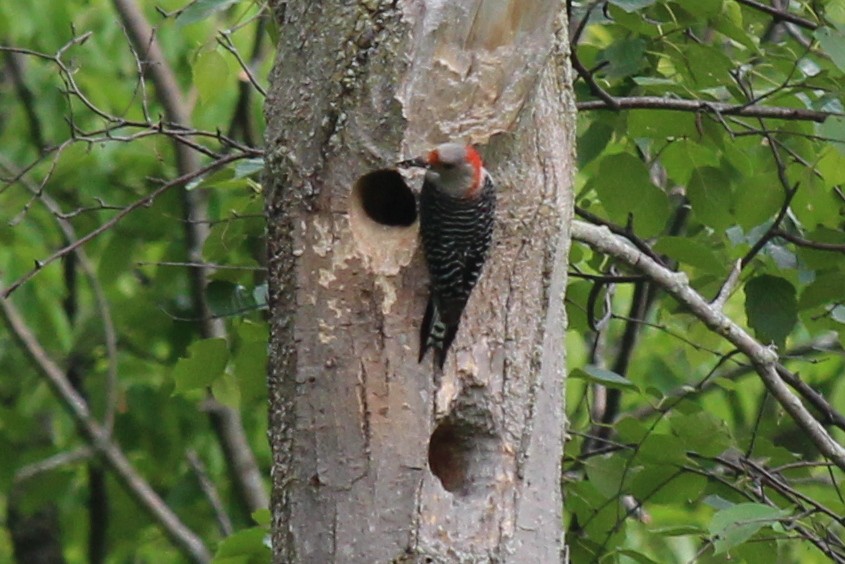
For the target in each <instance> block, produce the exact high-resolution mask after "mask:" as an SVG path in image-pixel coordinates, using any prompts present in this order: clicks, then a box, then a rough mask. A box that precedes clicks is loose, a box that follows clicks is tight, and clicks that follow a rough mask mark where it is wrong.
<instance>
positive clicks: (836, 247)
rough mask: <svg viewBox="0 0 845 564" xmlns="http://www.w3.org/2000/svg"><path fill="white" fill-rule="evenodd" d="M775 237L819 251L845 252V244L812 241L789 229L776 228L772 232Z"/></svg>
mask: <svg viewBox="0 0 845 564" xmlns="http://www.w3.org/2000/svg"><path fill="white" fill-rule="evenodd" d="M772 235H773V236H774V237H780V238H781V239H786V240H787V241H789V242H790V243H792V244H793V245H798V246H799V247H805V248H807V249H815V250H817V251H831V252H835V253H845V244H841V243H839V244H837V243H823V242H821V241H811V240H809V239H804V238H803V237H799V236H797V235H793V234H792V233H790V232H788V231H784V230H783V229H775V230H774V231H773V232H772Z"/></svg>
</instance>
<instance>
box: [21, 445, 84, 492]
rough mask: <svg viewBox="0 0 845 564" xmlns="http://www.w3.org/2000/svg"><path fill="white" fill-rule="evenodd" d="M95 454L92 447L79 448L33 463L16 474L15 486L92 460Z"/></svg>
mask: <svg viewBox="0 0 845 564" xmlns="http://www.w3.org/2000/svg"><path fill="white" fill-rule="evenodd" d="M93 454H94V449H93V448H91V447H90V446H84V447H81V448H77V449H74V450H71V451H68V452H60V453H58V454H54V455H53V456H51V457H49V458H45V459H44V460H41V461H39V462H33V463H32V464H27V465H26V466H24V467H23V468H21V469H20V470H18V471H17V472H15V478H14V482H15V484H21V483H23V482H25V481H27V480H31V479H32V478H34V477H36V476H38V475H40V474H44V473H46V472H51V471H53V470H56V469H57V468H61V467H62V466H68V465H70V464H75V463H76V462H79V461H81V460H87V459H89V458H91V456H92V455H93Z"/></svg>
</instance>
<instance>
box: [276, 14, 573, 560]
mask: <svg viewBox="0 0 845 564" xmlns="http://www.w3.org/2000/svg"><path fill="white" fill-rule="evenodd" d="M338 4H341V3H321V2H307V1H302V2H278V3H276V5H275V17H276V18H277V22H278V24H279V28H280V40H279V45H278V46H277V48H278V58H277V61H276V65H275V68H274V70H273V73H272V76H271V90H270V92H269V95H268V99H267V106H266V114H267V121H268V129H267V134H266V141H267V153H268V158H267V161H268V172H267V175H266V182H265V187H266V190H267V216H268V226H269V227H268V229H269V232H268V247H269V255H270V256H269V268H270V305H271V344H270V362H269V385H270V401H271V408H270V441H271V445H272V449H273V501H272V509H273V546H274V555H275V559H276V561H278V562H399V561H403V562H404V561H407V562H426V561H428V562H455V561H466V562H483V561H497V562H498V561H514V562H554V561H557V560H559V559H560V558H561V553H562V542H563V539H562V520H561V519H562V517H561V513H562V500H561V492H560V485H559V470H560V458H561V455H562V449H563V381H564V351H563V335H564V328H565V319H564V310H563V292H564V285H565V276H566V268H565V266H566V256H567V253H568V249H569V227H568V226H569V220H570V218H571V209H572V204H571V192H570V187H571V170H572V163H573V158H572V154H573V147H574V144H573V132H574V126H575V124H574V109H573V108H574V104H573V100H572V99H571V96H570V93H571V84H570V81H569V80H570V77H569V69H568V66H567V64H566V62H565V61H566V54H565V50H566V44H567V42H566V38H565V33H566V32H565V26H564V25H563V22H562V20H561V19H560V18H561V16H560V11H561V10H562V9H563V6H562V5H560V4H556V3H528V2H519V1H518V0H496V1H492V0H476V1H467V2H460V3H456V2H444V1H435V0H428V1H425V2H423V1H416V2H386V1H378V0H369V1H362V2H360V3H358V4H356V5H351V4H350V5H343V6H341V5H338ZM446 139H453V140H465V141H471V142H476V143H480V144H481V145H482V146H481V152H482V154H483V156H484V158H485V162H486V163H487V167H488V169H489V170H490V172H491V173H492V174H493V176H494V178H495V179H496V181H497V184H498V187H499V193H498V199H499V211H498V214H497V224H496V230H495V234H494V246H493V250H492V253H491V257H490V260H489V261H488V264H487V265H486V266H485V270H484V273H483V274H482V276H481V280H480V282H479V285H478V286H477V287H476V289H475V291H474V292H473V296H472V298H471V299H470V302H469V305H468V307H467V309H466V311H465V312H464V317H463V321H462V324H461V329H460V331H459V333H458V337H457V340H456V341H455V344H454V346H453V348H452V351H451V352H450V354H449V357H448V358H447V360H446V365H445V367H444V370H443V373H442V375H439V376H438V377H437V378H435V375H434V369H433V366H432V364H431V359H430V358H427V359H426V360H425V361H424V362H423V363H419V364H418V363H417V353H418V339H419V324H420V321H421V319H422V314H423V310H424V307H425V299H426V292H427V288H426V283H427V275H426V270H425V264H424V259H423V258H422V254H421V252H420V251H419V250H418V244H417V223H416V215H415V210H414V207H413V205H412V204H413V199H412V195H411V193H410V192H408V188H407V186H406V182H407V184H408V185H409V186H411V189H413V190H416V189H417V188H418V187H419V183H420V179H419V178H417V177H414V178H405V177H402V176H400V174H399V173H397V172H396V171H394V170H393V169H392V165H391V163H394V162H397V161H399V160H401V159H403V158H407V157H409V156H412V155H415V154H417V153H420V152H422V151H424V150H427V149H429V148H431V147H432V146H433V145H435V144H436V143H439V142H442V141H444V140H446ZM409 198H411V199H410V200H409ZM409 202H410V204H409Z"/></svg>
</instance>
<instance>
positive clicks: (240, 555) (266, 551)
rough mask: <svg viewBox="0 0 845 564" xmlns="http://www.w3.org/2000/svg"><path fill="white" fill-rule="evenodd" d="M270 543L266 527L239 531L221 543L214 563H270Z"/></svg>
mask: <svg viewBox="0 0 845 564" xmlns="http://www.w3.org/2000/svg"><path fill="white" fill-rule="evenodd" d="M268 542H269V541H268V533H267V531H266V529H264V527H252V528H250V529H244V530H242V531H238V532H236V533H234V534H232V535H230V536H228V537H226V538H225V539H223V540H222V541H221V542H220V546H219V547H218V548H217V553H216V554H215V555H214V560H213V561H212V562H214V564H219V563H221V562H234V561H238V562H248V563H250V564H259V563H264V562H267V563H269V562H270V548H269V546H268ZM230 559H238V560H230Z"/></svg>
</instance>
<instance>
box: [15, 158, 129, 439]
mask: <svg viewBox="0 0 845 564" xmlns="http://www.w3.org/2000/svg"><path fill="white" fill-rule="evenodd" d="M0 166H2V167H3V168H5V169H6V170H9V171H10V172H15V171H14V170H13V165H12V164H11V163H7V162H5V158H3V157H2V156H0ZM23 184H24V186H26V188H27V189H28V190H29V191H30V192H31V193H32V194H33V195H34V196H35V197H37V198H38V199H39V200H40V201H41V203H42V204H44V207H46V208H47V209H48V210H49V211H50V213H51V214H53V216H54V217H55V218H56V222H57V223H58V224H59V228H60V229H61V230H62V233H63V234H64V236H65V239H67V241H68V244H74V243H76V242H77V241H78V240H79V237H78V236H77V234H76V229H75V228H74V227H73V224H72V223H71V222H70V221H68V220H67V219H66V218H64V217H62V210H61V207H60V206H59V204H58V202H56V201H55V200H54V199H53V198H52V197H50V196H49V195H48V194H45V193H44V191H43V190H42V189H41V188H36V187H35V186H33V185H31V184H30V183H28V182H23ZM73 252H74V255H75V256H76V258H77V260H78V261H79V266H80V267H81V268H82V270H83V271H84V272H85V277H86V278H87V279H88V284H89V286H90V287H91V292H92V293H93V294H94V301H95V302H96V304H97V309H99V311H100V318H101V319H102V322H103V340H104V341H105V344H106V356H107V358H108V372H107V378H106V393H105V396H106V406H105V412H104V414H103V420H102V424H103V427H104V428H105V430H106V432H107V433H109V434H110V433H111V432H112V429H113V427H114V414H115V409H116V405H117V330H116V329H115V326H114V318H113V317H112V314H111V307H110V306H109V301H108V298H106V292H105V290H103V285H102V284H101V283H100V279H99V277H98V276H97V271H96V269H95V268H94V265H93V263H92V262H91V259H90V258H88V253H86V252H85V249H83V248H82V247H81V246H77V247H76V248H74V250H73Z"/></svg>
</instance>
